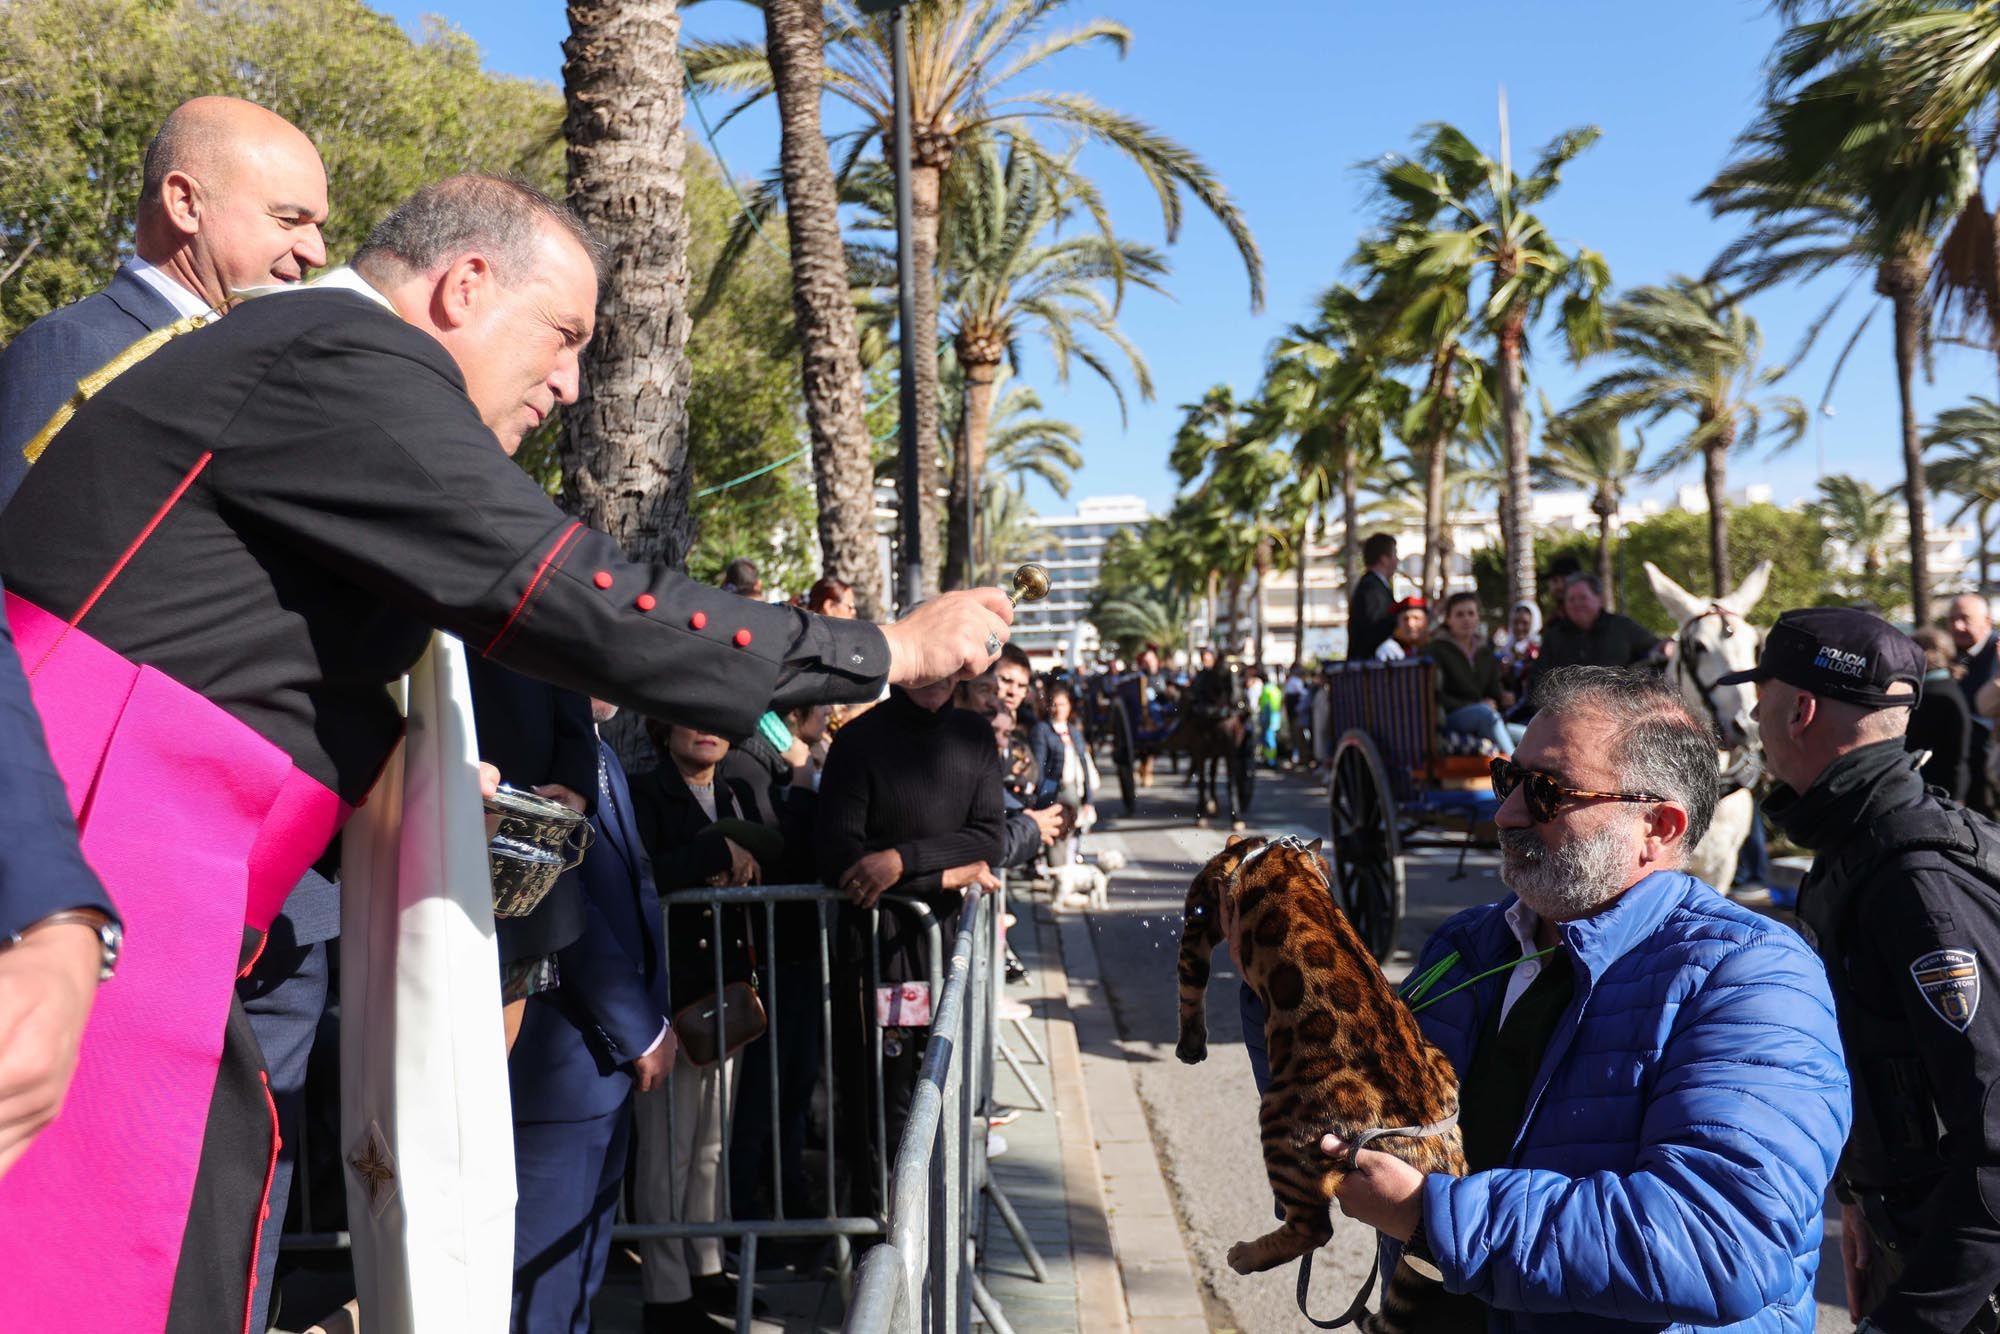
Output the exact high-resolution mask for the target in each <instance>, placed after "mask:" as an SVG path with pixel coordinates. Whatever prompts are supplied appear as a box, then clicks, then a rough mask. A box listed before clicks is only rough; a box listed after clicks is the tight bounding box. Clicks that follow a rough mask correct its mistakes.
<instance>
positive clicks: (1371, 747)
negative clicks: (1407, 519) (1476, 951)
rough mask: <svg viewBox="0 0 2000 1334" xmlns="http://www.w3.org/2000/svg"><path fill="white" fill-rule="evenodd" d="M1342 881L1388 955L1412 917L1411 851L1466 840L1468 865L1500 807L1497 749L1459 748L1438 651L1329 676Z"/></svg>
mask: <svg viewBox="0 0 2000 1334" xmlns="http://www.w3.org/2000/svg"><path fill="white" fill-rule="evenodd" d="M1326 691H1327V730H1328V734H1329V735H1330V736H1333V737H1336V738H1338V740H1336V741H1335V743H1334V747H1333V758H1332V770H1331V772H1330V773H1329V775H1328V778H1327V788H1328V805H1329V808H1330V813H1331V814H1330V822H1331V829H1330V831H1329V832H1330V833H1331V835H1332V837H1331V838H1329V839H1328V846H1327V851H1328V853H1329V854H1330V857H1329V860H1330V861H1331V863H1332V865H1333V888H1334V893H1335V895H1336V896H1337V897H1338V899H1339V901H1340V907H1341V910H1342V911H1343V912H1345V913H1346V914H1347V916H1348V920H1350V921H1352V922H1353V923H1354V929H1355V930H1356V931H1358V932H1360V933H1361V939H1362V940H1363V941H1364V942H1366V944H1367V946H1368V948H1369V950H1370V951H1372V952H1373V953H1374V955H1375V957H1376V958H1377V959H1379V960H1382V961H1384V962H1387V960H1388V958H1389V956H1390V954H1392V953H1393V952H1394V951H1395V948H1396V930H1397V928H1398V927H1399V926H1400V925H1401V924H1402V920H1403V909H1404V896H1405V892H1406V881H1405V876H1404V869H1403V854H1404V853H1405V852H1406V851H1407V850H1409V849H1410V848H1415V847H1456V848H1457V849H1458V850H1459V853H1460V857H1461V864H1462V858H1463V855H1464V852H1465V850H1466V849H1467V848H1470V847H1474V846H1479V845H1480V844H1479V838H1480V833H1481V831H1482V830H1483V829H1489V828H1490V827H1491V825H1492V821H1493V816H1494V813H1495V812H1496V811H1498V810H1499V808H1500V803H1499V802H1498V801H1496V800H1495V799H1494V796H1493V785H1492V781H1491V779H1490V777H1489V776H1488V768H1489V764H1490V757H1488V756H1484V755H1478V754H1450V753H1447V750H1448V747H1446V746H1445V745H1444V743H1443V741H1442V739H1441V729H1440V727H1439V715H1438V707H1437V673H1436V672H1435V670H1434V669H1433V668H1432V665H1431V661H1430V659H1428V658H1415V659H1405V660H1402V661H1399V662H1350V663H1344V664H1342V665H1340V666H1338V667H1334V668H1331V669H1330V670H1329V674H1328V677H1327V684H1326Z"/></svg>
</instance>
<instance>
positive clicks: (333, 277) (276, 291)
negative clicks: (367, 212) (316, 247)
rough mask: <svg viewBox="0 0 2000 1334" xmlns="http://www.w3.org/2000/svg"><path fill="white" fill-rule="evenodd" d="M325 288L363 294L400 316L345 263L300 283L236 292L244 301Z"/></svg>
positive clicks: (385, 298)
mask: <svg viewBox="0 0 2000 1334" xmlns="http://www.w3.org/2000/svg"><path fill="white" fill-rule="evenodd" d="M327 288H333V289H336V290H338V291H342V292H353V293H356V294H357V295H360V296H365V297H367V298H368V299H369V300H370V301H373V302H374V303H375V304H376V305H378V306H380V307H382V309H384V310H386V311H388V312H389V313H390V314H392V315H398V316H399V317H400V313H399V312H398V311H397V310H396V307H395V306H394V305H393V304H391V303H390V301H389V298H388V297H386V296H384V295H382V293H380V292H379V291H377V290H376V289H375V288H374V287H372V286H370V285H369V282H368V280H367V279H366V278H363V277H362V276H361V275H360V274H358V273H356V272H355V271H354V270H353V269H351V268H349V267H348V266H347V265H345V264H342V265H340V266H339V267H337V268H331V269H328V270H327V271H326V272H325V273H322V274H321V275H320V276H319V277H317V278H311V279H308V280H307V281H305V282H302V283H265V284H263V285H262V286H259V287H246V288H244V289H243V290H242V291H241V292H239V293H237V295H238V296H239V297H240V298H242V299H243V300H245V301H250V300H255V299H256V298H258V297H266V296H283V295H284V294H285V293H286V292H317V291H324V290H326V289H327Z"/></svg>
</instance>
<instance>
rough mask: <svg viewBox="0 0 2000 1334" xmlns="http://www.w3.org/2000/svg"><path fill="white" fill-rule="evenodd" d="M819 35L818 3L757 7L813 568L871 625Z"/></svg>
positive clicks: (861, 450)
mask: <svg viewBox="0 0 2000 1334" xmlns="http://www.w3.org/2000/svg"><path fill="white" fill-rule="evenodd" d="M825 30H826V20H825V17H824V15H823V13H822V10H821V8H820V6H819V5H818V4H817V3H810V4H809V3H806V0H769V2H768V3H767V4H766V5H765V6H764V46H765V50H766V51H767V53H768V54H769V58H770V62H771V79H772V83H773V84H774V85H775V87H776V90H777V95H778V130H779V150H778V163H779V168H780V171H781V173H782V175H783V178H784V186H785V226H786V229H787V232H788V234H789V235H790V237H791V260H792V317H793V319H794V321H795V322H796V325H797V328H798V332H799V357H800V363H801V365H800V379H801V384H802V387H803V389H804V394H805V401H806V427H807V430H808V431H809V432H810V433H811V435H812V457H813V482H814V484H815V488H816V490H817V492H818V498H819V551H820V566H821V568H822V569H823V570H824V571H825V572H826V573H827V574H829V575H832V576H833V577H834V578H836V579H841V580H844V581H846V582H847V583H850V584H852V585H853V586H854V600H855V607H856V610H857V611H858V612H859V613H860V614H861V616H862V617H863V618H864V619H868V620H873V619H874V618H875V617H876V616H877V615H878V614H879V613H880V609H881V607H882V587H881V575H882V565H881V561H880V560H879V559H877V556H876V551H875V478H874V464H873V460H872V457H871V454H872V443H871V441H870V440H869V438H868V426H867V423H866V421H865V420H864V418H863V415H862V414H863V410H864V409H863V394H862V388H861V347H860V342H859V340H858V338H857V337H856V334H855V330H854V301H853V297H852V294H851V293H850V291H849V288H848V284H847V253H846V250H845V248H844V247H843V246H842V244H841V239H840V200H839V197H838V195H837V194H836V193H835V190H834V183H833V167H832V164H831V163H830V162H829V161H828V160H827V149H826V136H825V135H824V134H823V133H822V132H821V130H820V119H819V102H820V94H821V88H822V85H823V84H824V83H825V79H826V60H825V53H824V52H823V50H822V49H821V45H820V43H821V39H822V34H823V33H824V32H825Z"/></svg>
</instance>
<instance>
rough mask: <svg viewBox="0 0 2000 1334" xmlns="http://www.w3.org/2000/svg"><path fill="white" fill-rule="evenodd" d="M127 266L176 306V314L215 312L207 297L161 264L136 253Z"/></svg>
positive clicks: (183, 315)
mask: <svg viewBox="0 0 2000 1334" xmlns="http://www.w3.org/2000/svg"><path fill="white" fill-rule="evenodd" d="M125 267H126V268H127V269H129V270H130V271H131V273H132V276H133V277H134V278H137V279H138V280H139V281H140V282H142V283H144V284H146V286H148V287H150V288H152V289H153V290H154V291H155V292H158V293H159V294H160V295H161V296H162V297H164V298H166V301H167V304H169V305H171V306H172V307H173V308H174V314H175V315H176V316H178V317H180V318H182V319H186V318H187V317H188V316H190V315H208V314H212V313H213V307H211V306H210V305H209V304H208V302H207V301H206V300H205V299H203V298H202V297H199V296H196V295H195V294H194V293H193V292H190V291H188V289H187V288H185V287H183V286H181V285H180V283H178V282H176V281H175V280H174V279H173V278H171V277H169V276H168V275H167V271H166V270H165V269H162V268H161V267H160V266H159V265H157V264H154V263H151V262H150V261H148V260H145V259H141V258H140V257H139V256H137V255H134V256H132V258H131V259H129V260H127V261H125Z"/></svg>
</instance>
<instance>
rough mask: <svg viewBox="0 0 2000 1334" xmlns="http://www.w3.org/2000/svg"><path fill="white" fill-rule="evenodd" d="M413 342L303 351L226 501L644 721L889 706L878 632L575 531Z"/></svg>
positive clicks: (289, 362) (322, 345) (345, 570)
mask: <svg viewBox="0 0 2000 1334" xmlns="http://www.w3.org/2000/svg"><path fill="white" fill-rule="evenodd" d="M413 337H421V335H414V334H413V331H411V330H409V329H407V328H406V327H404V326H402V325H400V324H396V323H392V322H389V321H373V320H370V321H355V320H344V321H338V322H334V323H331V324H329V325H328V326H327V327H326V328H325V329H323V330H314V331H310V332H308V333H306V334H305V335H304V336H302V337H300V338H298V339H297V340H296V341H295V342H294V343H293V344H292V345H291V347H290V349H289V350H288V351H287V352H286V353H285V354H284V355H283V356H282V357H281V358H280V359H279V360H278V361H277V362H276V363H275V364H274V365H273V366H272V368H271V370H270V373H269V375H270V379H271V381H272V382H273V383H272V384H271V385H269V386H268V387H269V388H272V389H280V390H281V392H277V393H265V394H262V395H260V396H259V398H260V403H261V405H262V406H264V407H265V408H266V409H267V410H266V411H264V412H262V413H260V414H259V415H260V420H259V421H258V423H257V430H256V433H255V437H254V439H252V438H249V437H247V436H246V438H245V439H243V440H242V441H240V442H232V441H231V440H229V439H228V433H225V437H224V440H223V441H222V442H221V447H219V448H217V449H216V451H215V459H214V463H213V465H212V466H211V468H210V474H211V476H210V484H211V485H212V486H214V487H215V488H216V489H217V493H218V498H219V500H220V501H221V502H222V503H223V504H225V505H227V506H229V507H231V508H233V509H235V510H236V511H237V513H238V516H239V517H240V518H241V520H242V521H243V522H245V523H246V524H249V525H254V526H257V527H262V528H265V529H267V530H270V531H272V532H274V533H276V534H280V535H282V536H283V538H284V539H285V540H286V542H287V544H288V545H292V546H294V547H297V548H299V549H303V550H306V551H308V552H311V553H313V555H314V557H315V558H316V559H318V560H320V561H321V562H323V563H324V564H325V565H327V566H328V567H330V568H331V569H333V570H335V571H336V572H338V573H339V574H341V575H342V576H343V577H345V578H347V579H350V580H352V581H353V582H355V583H357V584H360V585H361V586H363V587H366V588H369V589H372V590H374V591H375V592H377V593H379V594H380V595H381V596H382V597H383V599H384V600H385V601H387V602H389V603H390V604H392V605H394V606H397V607H400V608H401V609H403V610H404V611H406V612H409V613H411V614H413V615H415V616H417V617H420V618H422V619H424V620H427V621H428V622H429V623H430V624H433V625H437V626H440V627H442V628H443V629H445V630H448V631H450V632H451V633H453V634H455V635H457V636H458V637H459V638H460V639H462V640H463V641H464V642H465V646H466V650H467V651H468V652H469V653H475V654H484V655H486V656H488V657H491V658H493V659H494V660H495V661H498V662H500V663H502V664H504V665H506V666H509V667H512V668H514V669H515V670H517V671H521V672H525V673H527V674H528V675H530V676H535V677H539V678H541V679H543V680H546V681H550V682H553V683H555V684H557V685H560V686H564V687H566V688H568V689H572V690H578V691H582V692H584V693H586V694H590V695H595V696H597V697H599V698H601V699H606V700H610V701H611V702H613V703H616V704H619V705H621V706H624V707H626V708H631V709H635V710H638V711H640V712H643V713H647V714H652V715H654V716H658V717H665V718H672V719H676V720H679V721H683V722H687V723H690V724H693V725H698V726H701V727H703V728H706V729H708V730H712V731H715V732H719V733H721V734H723V735H725V736H740V735H743V734H746V733H748V732H749V731H750V730H751V729H752V728H753V727H754V726H755V725H756V722H757V719H758V717H759V716H760V715H761V714H762V713H763V712H764V710H765V709H767V708H786V707H791V706H794V705H797V704H803V703H819V702H839V701H858V700H863V699H872V698H874V697H875V696H876V695H877V694H879V693H880V690H881V686H882V683H883V681H884V679H885V678H886V676H887V673H888V669H889V654H888V645H887V642H886V641H885V640H884V638H883V637H882V633H881V631H880V630H878V629H876V628H875V627H874V626H872V625H870V624H867V623H866V622H861V621H834V620H828V619H826V618H824V617H819V616H812V615H809V614H807V613H805V612H802V611H798V610H795V609H793V608H789V607H779V606H773V605H770V604H766V603H759V602H753V601H750V600H749V599H746V598H741V597H737V596H736V595H734V594H730V593H724V592H723V591H722V590H720V589H716V588H710V587H708V586H707V585H705V584H699V583H696V582H695V581H693V580H691V579H689V578H688V577H687V576H686V575H683V574H681V573H679V572H677V571H675V570H672V569H669V568H667V567H665V566H654V565H644V564H638V563H635V562H633V561H629V560H627V559H626V558H625V556H624V554H623V553H622V552H621V551H620V550H619V549H618V545H617V544H616V543H615V542H613V541H612V540H611V538H609V537H607V536H605V535H604V534H602V533H599V532H596V531H594V530H592V529H590V528H587V527H585V526H584V525H582V524H580V523H577V522H575V521H573V520H571V519H569V518H567V517H566V516H565V515H563V514H562V513H561V511H559V510H558V509H556V507H555V506H554V505H553V504H552V503H551V502H550V501H549V499H548V497H547V496H545V495H543V494H542V492H541V490H540V488H539V487H537V486H536V485H535V483H534V482H533V481H531V480H530V479H529V477H528V476H527V474H526V473H524V472H522V471H521V469H520V468H518V467H517V466H515V464H514V462H513V461H512V460H511V459H509V458H508V457H507V456H506V455H505V454H504V453H503V452H502V451H501V449H500V447H499V445H498V444H497V443H496V441H495V440H494V437H493V433H492V432H491V431H490V430H489V429H488V428H487V427H486V425H485V424H484V423H483V422H481V421H480V419H479V416H478V414H477V412H476V411H475V410H474V409H473V407H472V404H471V401H470V400H469V399H467V398H466V396H465V393H464V391H463V389H462V388H461V387H460V385H459V384H458V383H457V382H456V380H455V378H454V377H452V376H451V375H450V374H448V373H447V371H446V370H445V369H443V368H442V367H440V366H439V365H438V364H435V362H434V361H433V360H432V359H431V358H430V357H429V356H428V355H426V353H427V352H428V349H426V348H424V347H422V346H421V345H419V344H415V343H413V342H412V338H413ZM286 380H289V381H290V383H289V384H284V383H283V382H284V381H286ZM282 390H292V391H295V392H282ZM274 412H278V413H282V412H292V413H296V414H297V420H295V421H290V422H286V421H273V420H272V415H273V413H274Z"/></svg>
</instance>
